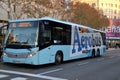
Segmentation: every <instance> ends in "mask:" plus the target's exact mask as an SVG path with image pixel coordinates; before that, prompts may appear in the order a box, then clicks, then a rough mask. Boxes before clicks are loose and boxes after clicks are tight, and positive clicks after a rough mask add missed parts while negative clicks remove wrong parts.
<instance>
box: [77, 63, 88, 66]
mask: <svg viewBox="0 0 120 80" xmlns="http://www.w3.org/2000/svg"><path fill="white" fill-rule="evenodd" d="M88 63H89V62H84V63H80V64H78V65H79V66H81V65H85V64H88Z"/></svg>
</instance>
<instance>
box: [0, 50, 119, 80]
mask: <svg viewBox="0 0 120 80" xmlns="http://www.w3.org/2000/svg"><path fill="white" fill-rule="evenodd" d="M0 80H120V49H113V50H108V51H107V54H106V55H104V56H102V57H97V58H86V59H79V60H74V61H67V62H64V63H63V64H61V65H55V64H48V65H42V66H31V65H21V64H20V65H15V64H3V63H1V62H0Z"/></svg>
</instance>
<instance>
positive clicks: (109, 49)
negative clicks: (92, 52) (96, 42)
mask: <svg viewBox="0 0 120 80" xmlns="http://www.w3.org/2000/svg"><path fill="white" fill-rule="evenodd" d="M118 49H120V48H108V49H107V50H106V51H111V50H118Z"/></svg>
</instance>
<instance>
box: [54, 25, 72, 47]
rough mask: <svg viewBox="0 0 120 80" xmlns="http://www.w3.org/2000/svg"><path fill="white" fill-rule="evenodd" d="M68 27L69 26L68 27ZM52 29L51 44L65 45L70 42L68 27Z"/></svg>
mask: <svg viewBox="0 0 120 80" xmlns="http://www.w3.org/2000/svg"><path fill="white" fill-rule="evenodd" d="M68 27H69V26H68ZM68 27H67V26H64V27H54V28H53V43H54V44H61V45H67V44H70V42H71V36H70V35H71V32H70V31H71V30H70V27H69V28H68Z"/></svg>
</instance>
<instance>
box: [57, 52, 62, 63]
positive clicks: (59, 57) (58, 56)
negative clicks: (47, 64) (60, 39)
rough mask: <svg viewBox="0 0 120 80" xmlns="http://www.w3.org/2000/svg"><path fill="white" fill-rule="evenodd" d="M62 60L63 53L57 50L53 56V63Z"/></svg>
mask: <svg viewBox="0 0 120 80" xmlns="http://www.w3.org/2000/svg"><path fill="white" fill-rule="evenodd" d="M62 61H63V54H62V52H57V54H56V56H55V64H57V65H58V64H61V63H62Z"/></svg>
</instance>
